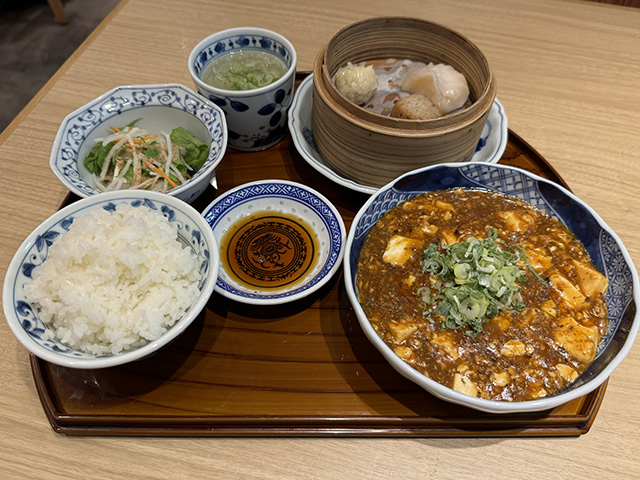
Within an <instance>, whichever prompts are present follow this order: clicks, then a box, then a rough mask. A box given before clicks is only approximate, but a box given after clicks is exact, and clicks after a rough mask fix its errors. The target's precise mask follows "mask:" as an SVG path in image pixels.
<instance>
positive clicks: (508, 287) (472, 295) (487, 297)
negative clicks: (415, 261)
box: [420, 228, 544, 336]
mask: <svg viewBox="0 0 640 480" xmlns="http://www.w3.org/2000/svg"><path fill="white" fill-rule="evenodd" d="M497 237H498V233H497V231H496V230H495V229H494V228H490V229H489V231H488V233H487V238H485V239H482V240H479V239H477V238H475V237H469V238H468V239H467V240H466V241H465V242H464V243H455V244H453V245H448V246H443V247H441V248H438V247H437V246H436V245H433V244H432V245H430V246H429V248H427V250H425V252H424V260H423V262H422V270H423V271H424V272H426V273H429V274H431V276H432V277H433V279H434V282H433V284H432V285H431V286H425V287H423V288H422V289H421V290H420V293H421V295H422V299H423V301H424V315H425V316H426V317H427V318H429V320H431V321H433V322H435V319H436V317H438V318H440V320H441V322H440V327H441V328H451V329H456V330H457V329H462V328H464V329H466V330H465V333H466V334H467V335H469V336H476V335H478V334H479V333H480V332H482V325H483V323H486V322H487V321H488V320H489V319H490V318H493V317H495V316H496V315H497V314H498V313H499V312H500V311H501V310H522V309H524V308H525V304H524V302H523V300H522V296H521V295H520V286H519V285H518V283H522V282H525V281H526V271H525V270H521V269H520V268H519V267H518V266H517V265H516V264H517V263H518V262H519V261H520V260H521V259H523V260H524V262H525V264H526V265H527V266H528V267H529V269H531V270H532V271H533V268H532V267H531V264H530V263H529V262H528V260H527V258H526V255H525V252H524V248H523V247H522V246H519V245H512V246H509V245H505V244H504V243H502V242H500V241H498V240H497ZM500 247H503V248H505V250H503V249H501V248H500ZM534 273H535V271H534ZM536 276H537V277H538V279H539V280H540V281H542V282H544V280H542V279H541V278H540V277H539V276H538V275H537V274H536Z"/></svg>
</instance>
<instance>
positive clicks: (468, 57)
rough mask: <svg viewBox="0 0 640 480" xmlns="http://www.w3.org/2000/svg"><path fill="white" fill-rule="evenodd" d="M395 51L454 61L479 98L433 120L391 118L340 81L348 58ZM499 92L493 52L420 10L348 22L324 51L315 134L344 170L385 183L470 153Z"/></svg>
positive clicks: (317, 69) (317, 70) (400, 55)
mask: <svg viewBox="0 0 640 480" xmlns="http://www.w3.org/2000/svg"><path fill="white" fill-rule="evenodd" d="M387 58H396V59H404V58H407V59H410V60H415V61H422V62H425V63H429V62H434V63H445V64H449V65H451V66H452V67H454V68H455V69H456V70H458V71H459V72H460V73H462V74H463V75H464V76H465V78H466V80H467V83H468V85H469V97H470V102H471V104H470V105H469V106H468V107H466V108H463V109H461V110H459V111H457V112H454V113H451V114H449V115H446V116H444V117H441V118H436V119H432V120H406V119H398V118H391V117H386V116H383V115H379V114H376V113H374V112H371V111H368V110H365V109H364V108H362V107H360V106H358V105H355V104H354V103H352V102H350V101H349V100H348V99H347V98H346V97H344V96H343V95H342V94H341V93H340V92H339V91H338V90H337V88H336V87H335V85H334V83H333V81H332V77H333V76H334V75H335V73H336V72H337V71H338V69H340V67H343V66H345V65H346V64H347V63H348V62H351V63H353V64H356V63H359V62H362V61H367V60H368V61H371V60H380V59H387ZM495 96H496V84H495V79H494V76H493V73H492V71H491V69H490V68H489V64H488V62H487V60H486V58H485V56H484V55H483V54H482V52H481V51H480V50H479V49H478V48H477V47H476V46H475V45H474V44H473V43H471V42H470V41H469V40H467V39H466V38H465V37H463V36H462V35H460V34H458V33H456V32H454V31H452V30H450V29H448V28H446V27H443V26H441V25H438V24H435V23H431V22H428V21H425V20H420V19H416V18H405V17H383V18H372V19H368V20H363V21H361V22H357V23H354V24H352V25H350V26H347V27H345V28H343V29H342V30H340V31H339V32H338V33H337V34H336V35H335V36H334V37H333V38H332V39H331V40H330V41H329V43H328V44H327V45H326V46H325V47H323V48H322V49H321V50H320V52H319V53H318V55H317V57H316V60H315V62H314V67H313V112H312V129H313V140H314V143H315V145H316V147H317V149H318V151H319V152H320V154H321V155H322V157H323V158H324V160H325V161H326V162H327V164H328V165H329V166H330V167H331V168H333V169H334V170H335V171H336V172H337V173H339V174H340V175H342V176H344V177H346V178H349V179H351V180H353V181H355V182H358V183H360V184H362V185H367V186H372V187H381V186H383V185H385V184H387V183H388V182H390V181H391V180H393V179H394V178H396V177H398V176H400V175H402V174H403V173H406V172H408V171H410V170H414V169H416V168H420V167H424V166H427V165H433V164H436V163H443V162H465V161H469V160H470V159H471V157H472V156H473V154H474V152H475V150H476V146H477V144H478V140H479V139H480V135H481V134H482V129H483V127H484V125H485V122H486V120H487V117H488V116H489V112H490V110H491V107H492V106H493V102H494V99H495Z"/></svg>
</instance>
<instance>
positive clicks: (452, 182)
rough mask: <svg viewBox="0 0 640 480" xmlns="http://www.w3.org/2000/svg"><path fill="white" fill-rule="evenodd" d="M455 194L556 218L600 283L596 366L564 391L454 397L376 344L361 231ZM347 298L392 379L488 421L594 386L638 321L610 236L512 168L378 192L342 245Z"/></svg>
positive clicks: (469, 168)
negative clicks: (420, 199)
mask: <svg viewBox="0 0 640 480" xmlns="http://www.w3.org/2000/svg"><path fill="white" fill-rule="evenodd" d="M455 187H465V188H478V187H480V188H486V189H489V190H496V191H499V192H502V193H505V194H509V195H513V196H516V197H518V198H520V199H522V200H524V201H526V202H528V203H530V204H531V205H533V206H534V207H536V208H538V209H539V210H542V211H543V212H545V213H546V214H548V215H550V216H552V217H555V218H557V219H558V220H560V221H561V222H563V223H564V224H565V225H567V227H568V228H569V229H570V230H571V231H572V232H573V233H574V234H575V235H576V236H577V237H578V239H579V240H580V241H581V242H582V243H583V245H584V246H585V248H586V249H587V251H588V252H589V255H590V256H591V259H592V260H593V262H594V263H595V265H596V266H597V267H598V268H599V270H600V271H601V272H602V273H603V274H604V275H605V276H606V277H607V280H608V282H609V289H608V291H607V293H606V295H605V300H606V303H607V309H608V314H609V329H608V331H607V332H606V334H605V335H604V337H603V339H602V340H601V342H600V344H599V346H598V350H597V355H596V359H595V360H594V362H593V363H592V364H591V366H590V367H589V368H588V369H587V370H586V371H585V372H584V373H582V375H580V376H579V377H578V379H577V380H576V381H575V382H574V383H572V384H571V385H570V386H569V387H567V388H565V389H564V390H562V391H561V392H559V393H557V394H555V395H550V396H548V397H544V398H541V399H537V400H531V401H524V402H500V401H493V400H486V399H482V398H476V397H471V396H469V395H465V394H464V393H460V392H457V391H455V390H453V389H452V388H449V387H446V386H444V385H442V384H440V383H438V382H436V381H434V380H431V379H430V378H427V377H426V376H424V375H422V374H421V373H419V372H418V371H417V370H415V369H413V368H412V367H410V366H409V365H408V364H407V363H405V362H404V361H403V360H401V359H400V357H398V356H397V355H396V354H395V353H394V352H393V350H392V349H391V348H390V347H389V346H388V345H387V344H386V343H385V342H384V341H383V340H382V339H381V338H380V337H379V336H378V334H377V333H376V332H375V330H374V329H373V327H372V326H371V323H370V322H369V320H368V318H367V316H366V314H365V313H364V311H363V309H362V307H361V305H360V303H359V301H358V291H357V286H356V271H357V264H358V257H359V253H360V249H361V247H362V243H363V241H364V239H365V238H366V235H367V233H368V232H369V229H370V228H371V227H372V226H373V225H374V224H375V222H376V221H377V220H378V219H379V218H380V217H381V216H382V215H384V214H385V212H387V211H388V210H389V209H391V208H393V207H395V206H396V205H397V204H398V203H400V202H401V201H403V200H406V199H407V198H411V197H413V196H415V195H419V194H421V193H425V192H431V191H437V190H442V189H449V188H455ZM344 270H345V274H344V279H345V286H346V290H347V295H348V297H349V300H350V301H351V304H352V305H353V308H354V311H355V313H356V316H357V318H358V321H359V322H360V325H361V327H362V329H363V331H364V333H365V334H366V336H367V338H369V340H370V341H371V342H372V343H373V345H374V346H375V347H376V348H377V349H378V350H379V351H380V352H381V353H382V354H383V356H384V357H385V358H386V359H387V360H388V361H389V363H390V364H391V365H392V366H393V368H395V369H396V370H397V371H398V372H399V373H400V374H402V375H403V376H405V377H406V378H408V379H409V380H411V381H413V382H415V383H416V384H418V385H420V386H421V387H423V388H424V389H425V390H427V391H428V392H429V393H431V394H433V395H435V396H436V397H438V398H440V399H442V400H446V401H450V402H453V403H456V404H459V405H464V406H466V407H470V408H474V409H477V410H481V411H485V412H492V413H511V412H534V411H541V410H547V409H550V408H554V407H557V406H558V405H561V404H563V403H566V402H568V401H570V400H573V399H576V398H578V397H581V396H583V395H585V394H587V393H589V392H591V391H592V390H594V389H595V388H597V387H598V386H600V385H601V384H602V383H603V382H604V381H605V380H606V379H607V378H608V377H609V375H610V374H611V372H612V371H613V370H614V369H615V368H616V367H617V366H618V365H619V364H620V362H622V360H623V359H624V358H625V356H626V355H627V354H628V352H629V350H630V349H631V346H632V345H633V342H634V340H635V337H636V334H637V331H638V325H639V324H640V314H638V313H637V311H636V309H637V305H638V303H639V302H640V284H639V282H638V273H637V271H636V269H635V267H634V265H633V262H632V260H631V257H630V256H629V254H628V252H627V250H626V249H625V247H624V245H623V244H622V242H621V241H620V239H619V238H618V236H617V235H616V234H615V233H614V232H613V231H612V230H611V229H610V228H609V227H608V226H607V225H606V223H605V222H604V221H603V220H602V219H601V218H600V217H599V216H598V214H597V213H596V212H594V211H593V210H592V209H591V208H590V207H589V206H588V205H587V204H586V203H585V202H583V201H582V200H580V199H579V198H577V197H576V196H575V195H573V194H572V193H571V192H569V191H568V190H566V189H565V188H563V187H561V186H560V185H557V184H555V183H553V182H550V181H548V180H545V179H543V178H541V177H539V176H537V175H534V174H532V173H529V172H527V171H525V170H522V169H518V168H515V167H507V166H504V165H492V164H487V163H478V162H471V163H449V164H441V165H434V166H431V167H426V168H423V169H418V170H414V171H413V172H409V173H407V174H405V175H403V176H401V177H399V178H398V179H396V180H394V181H393V182H391V183H389V184H387V185H385V186H384V187H382V188H381V189H380V190H378V191H377V192H376V193H375V194H373V195H372V196H371V197H370V198H369V200H367V202H366V203H365V204H364V205H363V206H362V208H361V209H360V210H359V211H358V213H357V214H356V216H355V218H354V219H353V222H352V224H351V228H350V230H349V236H348V238H347V245H346V252H345V258H344Z"/></svg>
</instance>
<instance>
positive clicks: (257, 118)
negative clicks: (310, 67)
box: [188, 27, 297, 151]
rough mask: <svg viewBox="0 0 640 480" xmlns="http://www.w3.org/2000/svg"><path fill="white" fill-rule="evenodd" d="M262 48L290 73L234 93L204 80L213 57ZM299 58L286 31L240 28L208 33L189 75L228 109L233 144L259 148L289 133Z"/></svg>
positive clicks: (238, 147) (203, 91) (194, 52)
mask: <svg viewBox="0 0 640 480" xmlns="http://www.w3.org/2000/svg"><path fill="white" fill-rule="evenodd" d="M238 50H243V51H255V50H263V51H267V52H270V53H272V54H274V55H276V56H277V57H278V58H280V59H281V60H282V61H283V62H284V63H285V66H286V67H287V71H286V73H285V74H284V75H283V76H282V77H281V78H280V79H278V80H277V81H275V82H274V83H272V84H270V85H266V86H264V87H261V88H256V89H253V90H244V91H235V90H224V89H220V88H216V87H212V86H211V85H208V84H207V83H205V82H203V81H202V80H201V78H200V77H201V75H202V71H203V70H204V68H205V67H206V66H207V65H208V64H209V63H210V62H211V61H212V60H214V59H216V58H218V57H220V56H222V55H225V54H228V53H229V52H232V51H238ZM296 63H297V56H296V51H295V48H294V47H293V45H292V44H291V42H290V41H289V40H287V39H286V38H285V37H283V36H282V35H280V34H278V33H276V32H272V31H270V30H265V29H263V28H252V27H240V28H232V29H229V30H223V31H221V32H217V33H215V34H213V35H210V36H208V37H207V38H205V39H204V40H202V41H201V42H200V43H198V45H196V46H195V47H194V48H193V50H192V51H191V54H190V55H189V63H188V67H189V73H190V74H191V78H192V79H193V82H194V84H195V85H196V89H197V90H198V92H199V93H200V94H201V95H202V96H204V97H205V98H207V99H209V100H210V101H212V102H214V103H215V104H216V105H218V106H219V107H220V108H222V110H224V112H225V114H226V117H227V124H228V127H229V146H231V147H233V148H234V149H236V150H242V151H260V150H265V149H267V148H269V147H272V146H273V145H275V144H277V143H278V142H280V141H281V140H282V139H283V138H284V136H285V134H286V132H287V113H288V110H289V107H290V105H291V100H292V98H293V91H294V82H295V76H296V75H295V74H296Z"/></svg>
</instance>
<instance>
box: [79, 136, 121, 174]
mask: <svg viewBox="0 0 640 480" xmlns="http://www.w3.org/2000/svg"><path fill="white" fill-rule="evenodd" d="M114 145H115V142H111V143H108V144H106V145H102V142H98V143H96V144H95V145H94V146H93V148H92V149H91V151H90V152H89V155H87V156H86V157H85V159H84V166H85V167H87V170H89V171H90V172H91V173H94V174H96V175H99V174H100V171H101V170H102V164H103V163H104V159H105V158H107V155H108V154H109V151H111V149H112V148H113V146H114Z"/></svg>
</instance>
